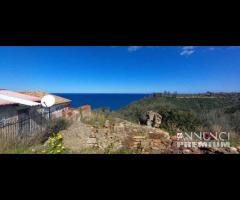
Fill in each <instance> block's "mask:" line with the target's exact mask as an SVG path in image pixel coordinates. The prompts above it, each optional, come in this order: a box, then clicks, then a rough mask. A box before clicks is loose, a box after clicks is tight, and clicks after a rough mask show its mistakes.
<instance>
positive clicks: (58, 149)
mask: <svg viewBox="0 0 240 200" xmlns="http://www.w3.org/2000/svg"><path fill="white" fill-rule="evenodd" d="M62 140H63V135H62V134H61V133H58V134H55V135H53V136H52V137H49V138H48V141H47V147H46V148H45V149H44V150H42V153H46V154H61V153H64V152H66V149H65V147H64V146H63V142H62Z"/></svg>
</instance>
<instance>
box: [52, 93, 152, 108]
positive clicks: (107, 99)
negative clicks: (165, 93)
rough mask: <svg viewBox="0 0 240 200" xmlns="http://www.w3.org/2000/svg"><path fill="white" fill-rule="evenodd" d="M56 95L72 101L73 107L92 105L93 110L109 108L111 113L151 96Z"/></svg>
mask: <svg viewBox="0 0 240 200" xmlns="http://www.w3.org/2000/svg"><path fill="white" fill-rule="evenodd" d="M55 95H58V96H61V97H64V98H67V99H70V100H72V102H71V106H72V107H75V108H76V107H80V106H82V105H86V104H88V105H91V107H92V109H97V108H108V109H110V110H111V111H113V110H118V109H120V108H122V107H125V106H127V105H129V104H131V103H133V102H134V101H137V100H140V99H142V98H144V97H148V96H150V95H151V94H83V93H74V94H70V93H55Z"/></svg>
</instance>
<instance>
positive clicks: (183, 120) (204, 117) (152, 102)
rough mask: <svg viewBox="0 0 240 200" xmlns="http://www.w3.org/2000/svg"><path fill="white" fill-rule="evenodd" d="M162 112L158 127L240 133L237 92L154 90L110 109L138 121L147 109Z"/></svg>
mask: <svg viewBox="0 0 240 200" xmlns="http://www.w3.org/2000/svg"><path fill="white" fill-rule="evenodd" d="M149 110H152V111H155V112H158V113H159V114H160V115H162V124H161V128H164V129H166V130H168V131H169V132H170V133H175V132H176V131H177V130H181V131H231V132H232V133H233V134H238V135H240V93H218V94H212V93H211V94H205V95H204V94H199V95H196V94H194V95H177V94H176V93H175V94H171V93H165V94H154V95H152V96H150V97H146V98H144V99H141V100H139V101H137V102H134V103H132V104H131V105H129V106H126V107H124V108H122V109H120V110H118V111H116V112H115V113H114V115H116V116H118V117H121V118H124V119H126V120H129V121H133V122H137V123H138V122H139V119H140V118H141V116H142V115H143V114H144V113H145V112H147V111H149Z"/></svg>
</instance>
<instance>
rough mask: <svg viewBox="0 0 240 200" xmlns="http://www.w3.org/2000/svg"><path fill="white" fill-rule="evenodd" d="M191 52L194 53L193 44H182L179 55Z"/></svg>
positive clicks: (190, 53)
mask: <svg viewBox="0 0 240 200" xmlns="http://www.w3.org/2000/svg"><path fill="white" fill-rule="evenodd" d="M193 53H195V47H194V46H184V47H182V49H181V52H180V55H181V56H190V55H192V54H193Z"/></svg>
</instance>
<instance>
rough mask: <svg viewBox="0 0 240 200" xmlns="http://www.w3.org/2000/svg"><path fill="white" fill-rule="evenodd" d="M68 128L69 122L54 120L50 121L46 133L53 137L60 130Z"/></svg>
mask: <svg viewBox="0 0 240 200" xmlns="http://www.w3.org/2000/svg"><path fill="white" fill-rule="evenodd" d="M69 126H70V121H68V120H66V119H63V118H61V119H54V120H52V121H51V123H50V125H49V127H48V133H49V135H50V136H54V135H55V134H57V133H59V132H60V131H62V130H65V129H67V128H68V127H69Z"/></svg>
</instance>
